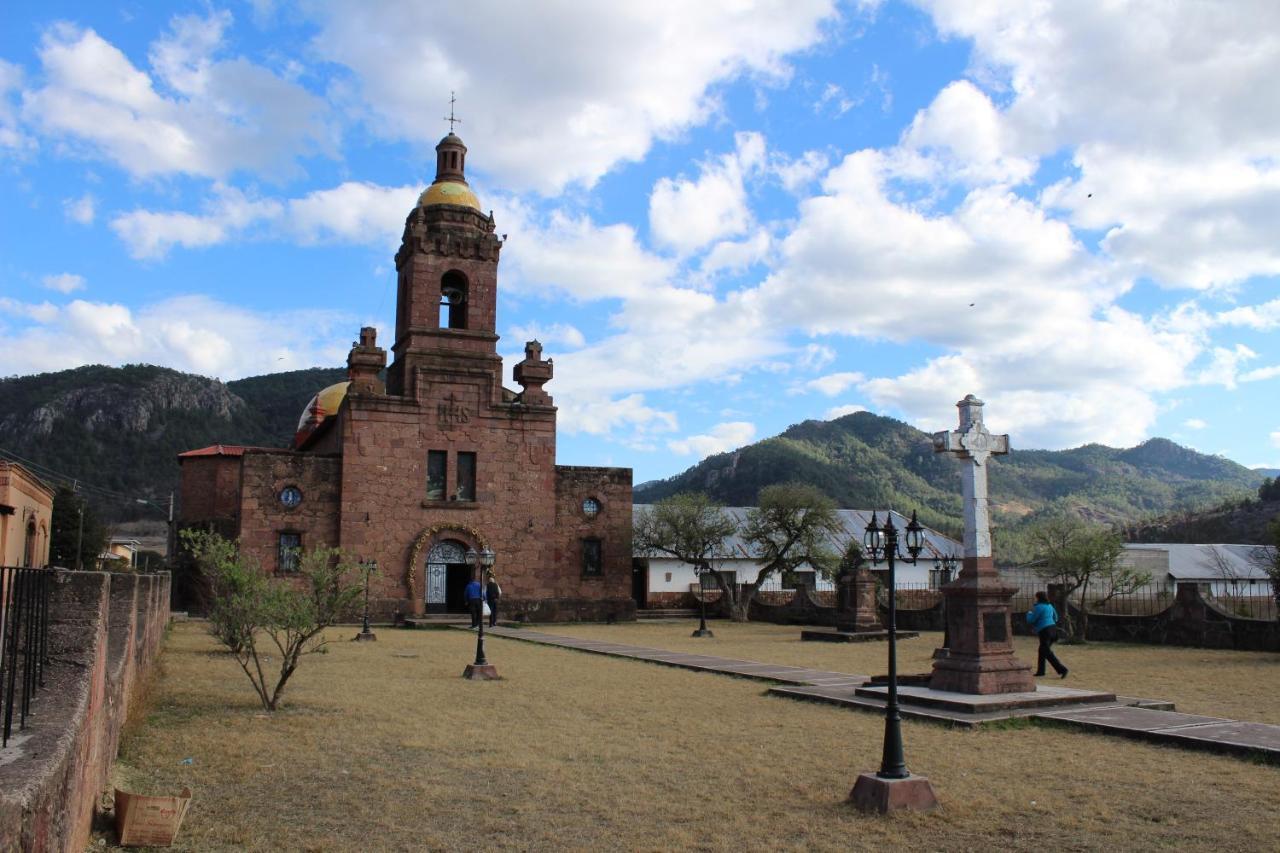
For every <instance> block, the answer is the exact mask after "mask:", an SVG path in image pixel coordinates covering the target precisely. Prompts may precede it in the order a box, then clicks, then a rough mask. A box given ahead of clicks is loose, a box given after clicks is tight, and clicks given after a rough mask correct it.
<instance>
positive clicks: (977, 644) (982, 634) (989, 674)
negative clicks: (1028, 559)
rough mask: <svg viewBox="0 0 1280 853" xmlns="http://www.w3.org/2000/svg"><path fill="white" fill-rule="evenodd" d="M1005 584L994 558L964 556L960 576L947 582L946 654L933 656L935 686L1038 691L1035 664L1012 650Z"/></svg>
mask: <svg viewBox="0 0 1280 853" xmlns="http://www.w3.org/2000/svg"><path fill="white" fill-rule="evenodd" d="M1014 592H1016V588H1015V587H1012V586H1006V585H1005V584H1004V582H1003V581H1002V580H1001V579H1000V576H999V574H997V572H996V569H995V563H994V561H993V560H992V559H991V558H990V557H965V558H964V568H963V569H962V570H961V572H960V577H959V578H957V579H956V580H954V581H952V582H951V583H949V584H946V585H945V586H943V587H942V594H943V595H945V596H946V598H947V636H948V638H949V640H950V647H949V648H948V649H947V654H946V655H945V656H937V655H935V657H934V662H933V678H932V680H931V681H930V684H929V686H930V687H932V688H933V689H934V690H949V691H953V692H955V693H1028V692H1030V693H1034V692H1035V689H1036V682H1035V678H1034V676H1032V674H1031V667H1030V666H1028V665H1027V664H1025V663H1023V662H1022V661H1020V660H1018V659H1017V657H1015V656H1014V654H1013V642H1012V638H1013V631H1012V624H1011V622H1010V613H1009V609H1010V608H1009V602H1010V600H1011V599H1012V597H1013V594H1014Z"/></svg>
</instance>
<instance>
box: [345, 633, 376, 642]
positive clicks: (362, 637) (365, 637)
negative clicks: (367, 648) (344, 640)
mask: <svg viewBox="0 0 1280 853" xmlns="http://www.w3.org/2000/svg"><path fill="white" fill-rule="evenodd" d="M351 639H353V640H355V641H356V642H357V643H367V642H372V641H374V640H377V639H378V635H377V634H375V633H373V632H372V631H361V632H360V633H359V634H356V635H355V636H354V637H352V638H351Z"/></svg>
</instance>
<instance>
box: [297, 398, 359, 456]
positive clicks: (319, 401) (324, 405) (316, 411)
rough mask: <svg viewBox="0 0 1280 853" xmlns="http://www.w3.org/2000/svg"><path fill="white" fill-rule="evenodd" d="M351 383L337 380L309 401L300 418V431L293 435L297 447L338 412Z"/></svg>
mask: <svg viewBox="0 0 1280 853" xmlns="http://www.w3.org/2000/svg"><path fill="white" fill-rule="evenodd" d="M350 385H351V383H350V382H336V383H334V384H333V385H330V386H329V387H328V388H325V389H324V390H323V391H321V392H320V393H318V394H316V395H315V396H314V397H312V398H311V399H310V400H308V401H307V405H306V407H305V408H304V409H303V410H302V417H300V418H298V431H297V432H296V433H295V434H294V437H293V443H294V446H295V447H299V446H301V445H302V443H303V442H304V441H306V439H307V438H308V437H309V436H310V435H311V434H312V433H313V432H315V431H316V429H317V428H319V426H320V424H322V423H324V422H325V420H326V419H327V418H331V417H333V416H334V415H336V414H337V413H338V408H339V407H340V406H341V405H342V401H343V400H345V399H346V398H347V388H348V387H350Z"/></svg>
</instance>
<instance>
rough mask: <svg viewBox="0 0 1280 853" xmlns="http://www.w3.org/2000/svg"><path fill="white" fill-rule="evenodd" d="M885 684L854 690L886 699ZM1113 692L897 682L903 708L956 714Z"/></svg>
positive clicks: (1101, 697) (1062, 702) (1057, 703)
mask: <svg viewBox="0 0 1280 853" xmlns="http://www.w3.org/2000/svg"><path fill="white" fill-rule="evenodd" d="M888 689H889V688H888V687H887V686H885V685H884V684H874V683H872V684H867V685H864V686H862V687H859V688H857V689H856V690H855V691H854V695H855V696H862V697H864V698H867V699H885V698H886V697H887V694H888ZM1115 701H1116V694H1114V693H1104V692H1102V691H1097V690H1080V689H1078V688H1072V687H1054V686H1051V685H1048V684H1042V685H1039V686H1038V687H1037V688H1035V689H1034V690H1031V691H1028V692H1024V693H986V694H977V693H955V692H952V691H950V690H935V689H932V688H930V687H929V686H927V685H924V684H903V683H902V679H901V678H899V681H898V702H899V703H900V704H901V705H902V707H903V708H908V707H920V708H934V709H938V710H942V711H949V712H952V713H958V714H981V713H987V712H992V711H1013V710H1019V709H1035V708H1062V707H1067V706H1071V705H1094V704H1099V703H1104V702H1115Z"/></svg>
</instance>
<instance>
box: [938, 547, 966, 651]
mask: <svg viewBox="0 0 1280 853" xmlns="http://www.w3.org/2000/svg"><path fill="white" fill-rule="evenodd" d="M959 564H960V558H959V557H957V556H956V555H955V554H951V553H947V554H942V555H941V556H939V557H938V568H936V569H934V571H935V572H937V579H938V589H939V590H941V589H942V588H943V587H944V586H946V585H947V584H949V583H951V582H952V581H953V580H955V579H956V569H957V567H958V566H959ZM950 653H951V618H950V614H948V613H947V596H946V595H945V594H944V595H943V596H942V645H941V646H939V647H938V648H936V649H934V650H933V656H934V658H944V657H946V656H947V655H949V654H950Z"/></svg>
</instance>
